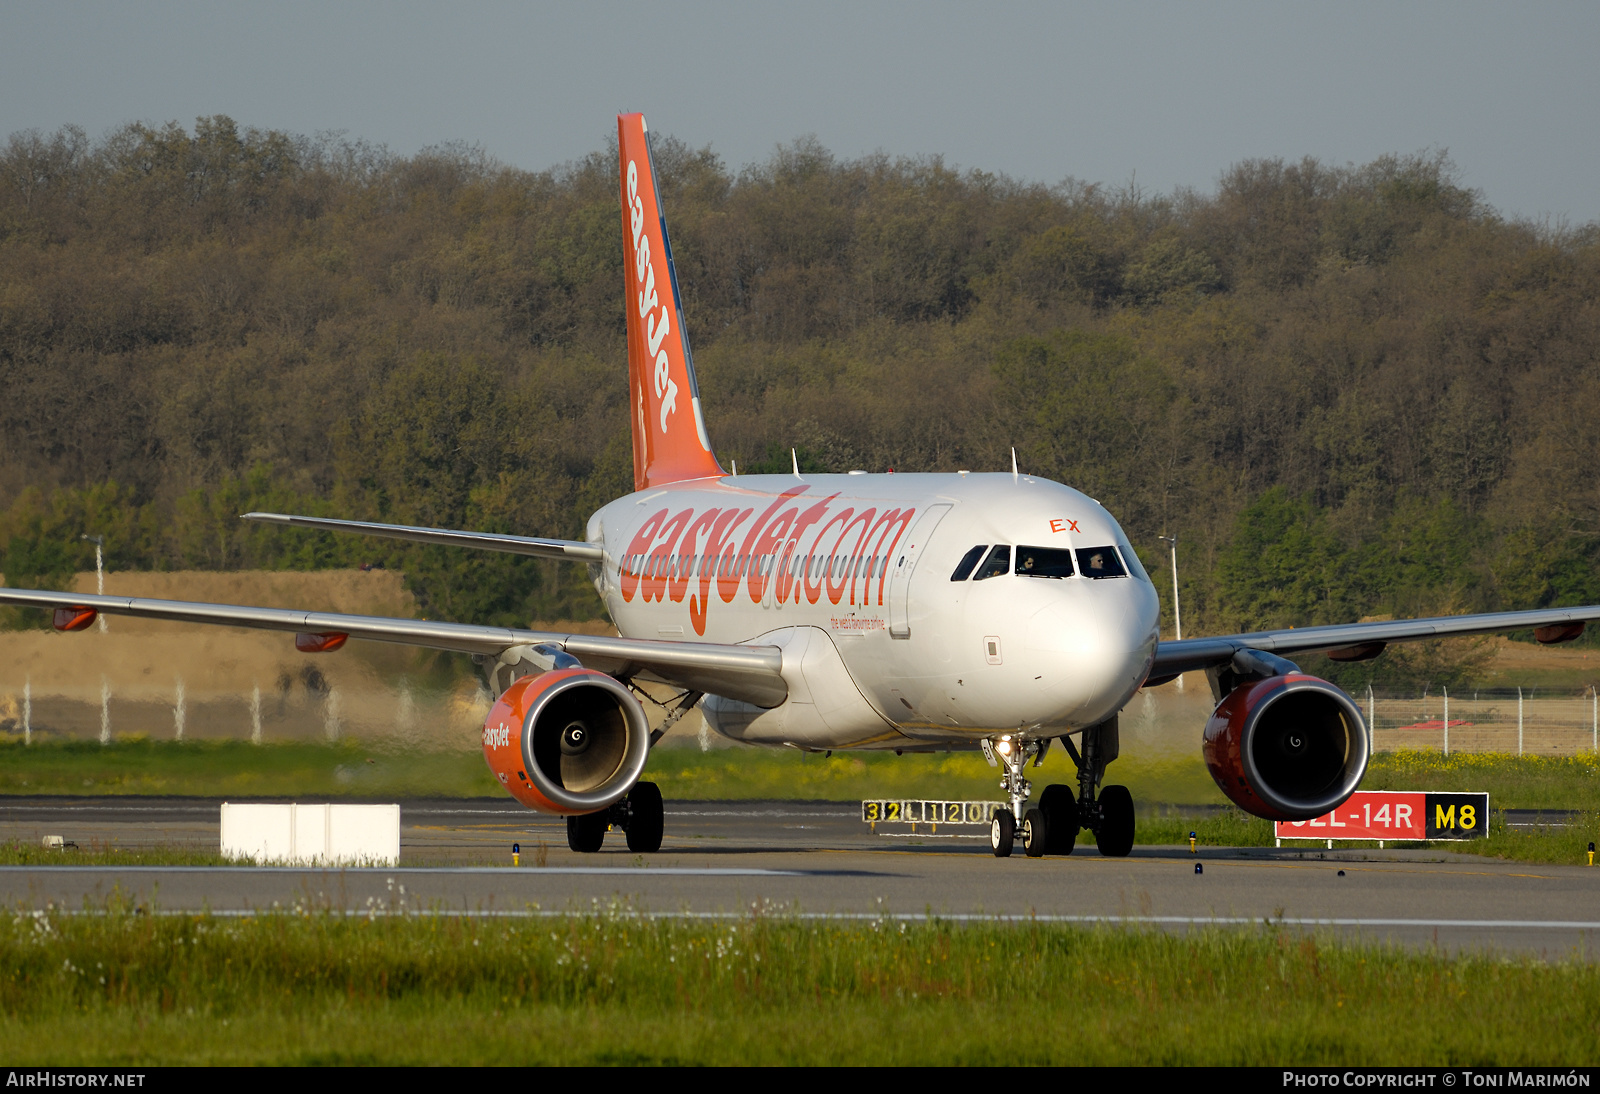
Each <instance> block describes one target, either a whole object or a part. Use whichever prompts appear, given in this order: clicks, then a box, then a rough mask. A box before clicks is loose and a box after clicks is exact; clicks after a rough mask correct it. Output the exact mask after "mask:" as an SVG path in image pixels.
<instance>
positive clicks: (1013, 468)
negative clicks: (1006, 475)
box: [1011, 445, 1017, 482]
mask: <svg viewBox="0 0 1600 1094" xmlns="http://www.w3.org/2000/svg"><path fill="white" fill-rule="evenodd" d="M1011 481H1012V482H1016V481H1017V447H1016V445H1012V446H1011Z"/></svg>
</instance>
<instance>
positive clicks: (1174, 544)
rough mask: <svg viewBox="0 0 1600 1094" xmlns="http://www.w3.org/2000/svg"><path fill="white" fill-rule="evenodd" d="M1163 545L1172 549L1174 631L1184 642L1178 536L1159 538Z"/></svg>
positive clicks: (1179, 680)
mask: <svg viewBox="0 0 1600 1094" xmlns="http://www.w3.org/2000/svg"><path fill="white" fill-rule="evenodd" d="M1156 538H1157V539H1159V540H1160V541H1161V542H1162V543H1165V544H1167V545H1168V546H1170V547H1171V548H1172V630H1173V633H1174V634H1175V635H1176V636H1177V639H1176V640H1177V641H1179V642H1181V641H1183V613H1182V611H1180V610H1179V607H1178V536H1177V533H1173V534H1172V535H1170V536H1157V537H1156ZM1178 690H1179V691H1182V690H1183V675H1182V674H1181V673H1180V674H1179V675H1178Z"/></svg>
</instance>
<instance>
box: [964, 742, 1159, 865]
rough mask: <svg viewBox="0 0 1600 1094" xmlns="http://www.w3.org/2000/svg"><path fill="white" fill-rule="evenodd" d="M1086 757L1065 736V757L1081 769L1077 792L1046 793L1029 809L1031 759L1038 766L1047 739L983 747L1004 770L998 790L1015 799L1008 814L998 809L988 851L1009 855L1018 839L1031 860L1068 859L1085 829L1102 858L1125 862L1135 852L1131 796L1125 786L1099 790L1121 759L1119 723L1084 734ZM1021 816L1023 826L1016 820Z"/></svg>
mask: <svg viewBox="0 0 1600 1094" xmlns="http://www.w3.org/2000/svg"><path fill="white" fill-rule="evenodd" d="M1082 742H1083V752H1082V754H1081V755H1080V754H1079V752H1078V749H1077V748H1075V747H1074V746H1073V743H1072V740H1071V738H1069V737H1062V738H1061V743H1062V744H1063V745H1064V746H1065V747H1066V750H1067V755H1069V756H1071V757H1072V762H1073V764H1074V765H1076V767H1077V768H1078V793H1077V796H1076V797H1074V796H1073V793H1072V788H1071V787H1070V786H1068V785H1065V784H1063V783H1053V784H1051V785H1050V786H1047V787H1045V788H1044V793H1043V794H1041V795H1040V796H1039V804H1038V805H1037V806H1036V807H1034V808H1031V809H1026V811H1024V810H1025V807H1026V805H1027V801H1028V794H1029V791H1030V790H1031V789H1032V784H1031V783H1029V782H1028V780H1027V779H1026V778H1025V777H1024V775H1023V771H1024V769H1025V768H1026V766H1027V762H1028V759H1029V757H1032V758H1033V760H1034V766H1035V767H1037V766H1039V764H1040V762H1042V761H1043V759H1044V753H1045V751H1046V750H1047V749H1048V748H1049V747H1050V741H1049V739H1044V740H1038V741H1030V740H1025V739H1021V738H1017V737H999V738H996V739H993V740H989V741H985V742H984V749H983V751H984V755H985V756H986V757H987V758H988V759H989V760H990V761H991V762H992V763H994V764H995V765H996V766H998V767H1000V768H1001V769H1002V771H1001V776H1000V787H1001V789H1002V790H1004V791H1005V792H1006V796H1007V797H1008V798H1010V799H1011V807H1010V808H1009V809H997V810H995V812H994V816H993V817H992V818H991V820H990V824H989V846H990V849H991V850H992V851H994V853H995V857H997V858H1006V857H1008V856H1009V855H1010V854H1011V851H1012V847H1013V845H1014V842H1015V840H1016V839H1017V837H1018V836H1019V835H1020V837H1021V839H1022V847H1023V850H1024V851H1025V852H1026V853H1027V855H1028V857H1030V858H1038V857H1040V856H1041V855H1047V854H1049V855H1070V854H1072V852H1073V849H1074V848H1075V847H1076V846H1077V842H1078V832H1079V831H1080V830H1081V829H1084V828H1087V829H1088V830H1089V831H1090V832H1092V833H1093V834H1094V838H1095V844H1096V846H1097V847H1098V848H1099V850H1100V853H1101V854H1102V855H1106V856H1109V857H1112V858H1121V857H1123V856H1125V855H1127V854H1128V852H1130V851H1131V850H1133V837H1134V815H1133V795H1132V794H1130V793H1129V792H1128V788H1127V787H1125V786H1105V787H1102V786H1100V780H1101V778H1102V777H1103V776H1104V775H1105V769H1106V765H1107V764H1109V763H1110V762H1111V761H1112V760H1115V759H1116V758H1117V751H1118V741H1117V720H1116V718H1115V717H1112V718H1110V719H1108V720H1106V721H1104V722H1101V723H1100V724H1099V725H1095V726H1090V727H1089V728H1088V729H1085V730H1084V731H1083V733H1082ZM1018 816H1021V817H1022V823H1021V825H1020V826H1019V825H1018V823H1017V817H1018Z"/></svg>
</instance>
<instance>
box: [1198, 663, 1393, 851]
mask: <svg viewBox="0 0 1600 1094" xmlns="http://www.w3.org/2000/svg"><path fill="white" fill-rule="evenodd" d="M1203 747H1204V751H1205V757H1206V766H1207V767H1208V768H1210V769H1211V777H1212V778H1213V779H1215V780H1216V781H1217V785H1218V786H1220V787H1221V788H1222V792H1223V793H1224V794H1226V795H1228V797H1230V798H1232V799H1233V801H1234V803H1235V804H1237V805H1238V806H1239V807H1240V808H1241V809H1243V810H1245V811H1246V812H1248V813H1254V814H1255V815H1256V816H1258V817H1265V818H1267V819H1268V820H1283V821H1295V820H1308V819H1310V818H1312V817H1320V816H1321V815H1322V814H1324V813H1326V812H1328V811H1329V810H1330V809H1333V808H1335V807H1336V806H1338V805H1340V804H1341V803H1343V802H1344V800H1345V799H1346V798H1348V797H1350V795H1351V794H1353V793H1355V790H1356V787H1357V786H1359V785H1360V784H1361V776H1363V775H1364V774H1366V771H1367V757H1368V756H1369V755H1371V752H1372V742H1371V738H1370V737H1369V736H1368V733H1367V724H1366V722H1365V720H1363V719H1362V717H1361V711H1360V709H1359V708H1358V707H1357V706H1356V704H1355V701H1354V700H1353V699H1351V698H1350V696H1348V695H1346V694H1345V693H1344V692H1342V691H1340V690H1339V689H1338V688H1336V687H1334V686H1333V685H1332V684H1330V683H1328V682H1327V681H1326V680H1319V679H1317V678H1316V677H1315V676H1306V675H1304V674H1303V673H1297V672H1295V673H1289V674H1287V675H1284V676H1273V677H1269V678H1267V679H1265V680H1251V681H1249V682H1247V683H1243V684H1240V685H1239V686H1238V687H1236V688H1234V689H1233V690H1232V691H1231V692H1229V693H1228V694H1227V695H1226V696H1224V697H1223V700H1222V702H1220V703H1218V704H1217V709H1216V710H1215V711H1213V712H1212V715H1211V720H1210V721H1209V722H1207V723H1206V732H1205V743H1204V746H1203Z"/></svg>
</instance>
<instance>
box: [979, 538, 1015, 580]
mask: <svg viewBox="0 0 1600 1094" xmlns="http://www.w3.org/2000/svg"><path fill="white" fill-rule="evenodd" d="M1009 569H1011V547H1010V546H1009V545H1008V544H1004V543H999V544H996V545H995V548H994V550H992V551H990V552H989V557H988V558H986V559H984V560H983V565H982V566H980V567H978V574H977V576H976V577H974V578H973V579H972V580H974V581H982V580H983V579H984V578H986V577H999V576H1000V575H1001V574H1003V573H1005V572H1006V571H1007V570H1009Z"/></svg>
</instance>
